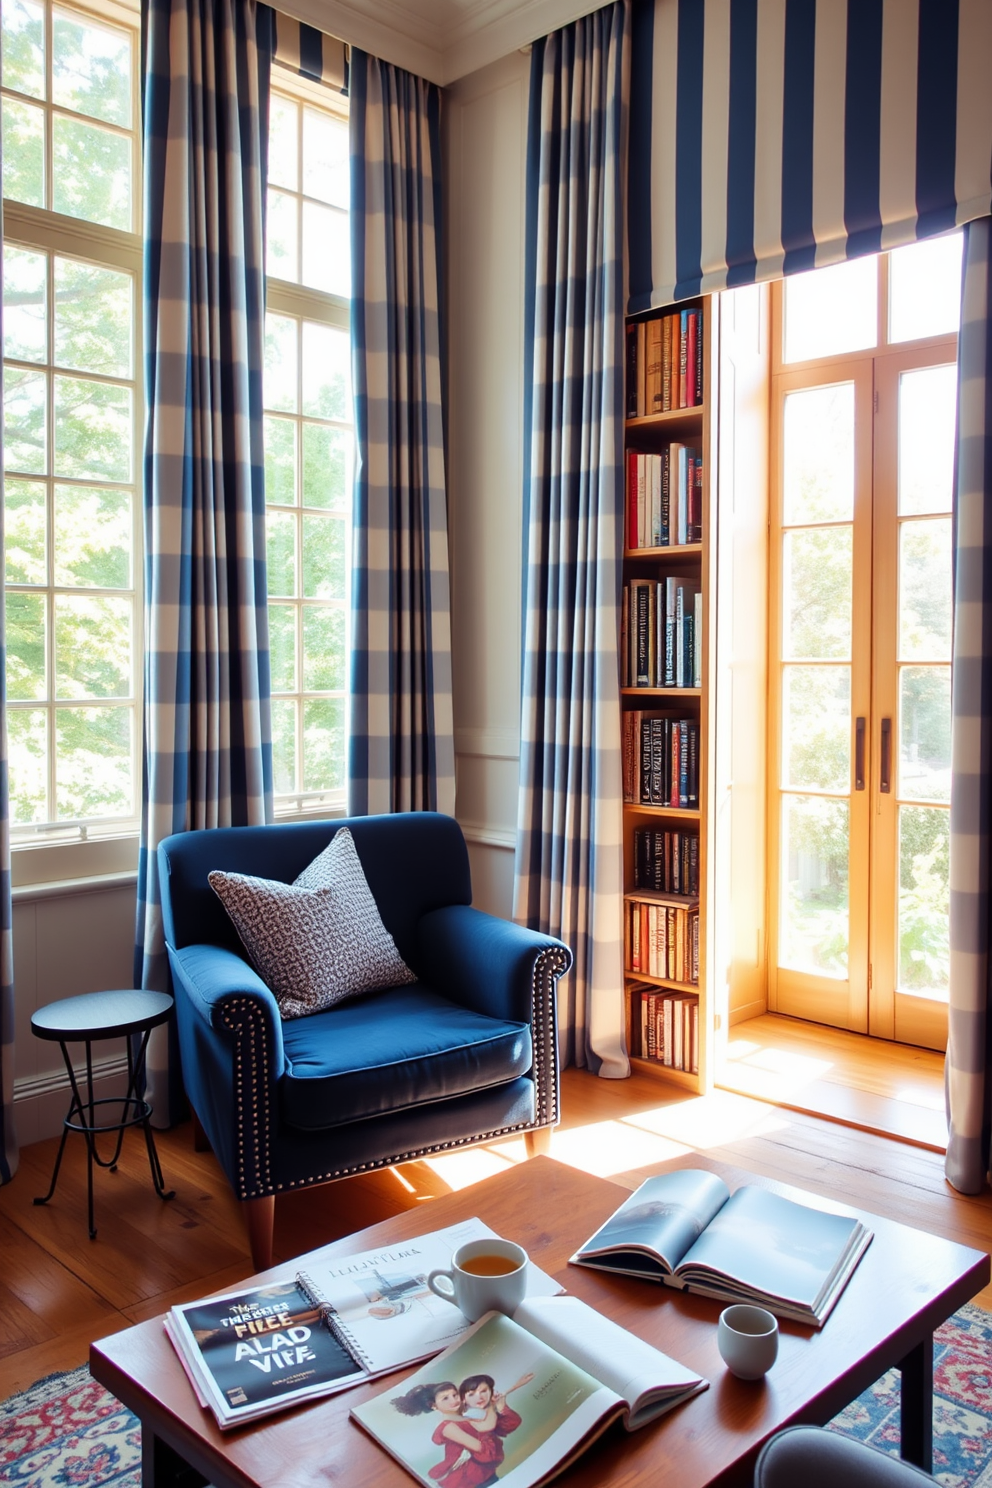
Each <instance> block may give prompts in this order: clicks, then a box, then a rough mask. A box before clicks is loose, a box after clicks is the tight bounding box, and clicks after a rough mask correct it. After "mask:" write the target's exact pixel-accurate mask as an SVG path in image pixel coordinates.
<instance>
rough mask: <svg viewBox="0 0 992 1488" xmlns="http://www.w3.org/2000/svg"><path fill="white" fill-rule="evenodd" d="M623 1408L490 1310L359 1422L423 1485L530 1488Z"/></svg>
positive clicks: (359, 1414) (362, 1411) (360, 1414)
mask: <svg viewBox="0 0 992 1488" xmlns="http://www.w3.org/2000/svg"><path fill="white" fill-rule="evenodd" d="M622 1411H623V1403H622V1401H620V1400H619V1398H618V1396H617V1395H616V1394H614V1392H613V1391H612V1390H609V1389H607V1388H606V1387H605V1386H604V1385H602V1384H600V1382H599V1381H598V1380H596V1379H593V1377H592V1376H591V1375H589V1374H587V1373H586V1372H585V1370H583V1369H580V1368H578V1366H577V1365H575V1364H572V1363H570V1362H569V1360H568V1359H566V1358H564V1356H563V1355H561V1354H560V1353H557V1352H556V1351H555V1350H554V1349H552V1348H549V1347H548V1346H547V1345H546V1344H544V1343H542V1342H541V1341H540V1340H539V1339H537V1338H535V1337H534V1336H533V1335H532V1334H530V1333H528V1332H526V1331H525V1330H524V1329H523V1328H520V1327H518V1326H517V1324H516V1323H514V1322H512V1321H511V1319H510V1318H507V1317H504V1316H503V1315H502V1314H501V1313H490V1314H488V1315H487V1316H486V1317H485V1318H483V1319H482V1320H481V1321H480V1322H479V1323H477V1324H476V1325H475V1326H474V1327H473V1328H472V1330H471V1332H470V1333H469V1334H468V1335H467V1336H466V1337H465V1338H464V1339H463V1340H462V1341H461V1342H460V1343H458V1344H456V1345H455V1347H454V1348H452V1349H449V1350H448V1351H447V1353H445V1354H442V1355H441V1357H440V1358H438V1359H434V1360H433V1361H432V1362H431V1363H430V1364H427V1365H425V1366H423V1367H422V1368H421V1369H419V1370H418V1371H417V1372H416V1374H413V1375H411V1376H410V1377H409V1378H407V1379H406V1380H404V1381H403V1382H402V1384H399V1385H395V1386H393V1387H392V1388H391V1389H389V1390H386V1391H384V1392H383V1394H382V1395H379V1396H377V1397H376V1398H375V1399H374V1400H368V1401H365V1402H364V1403H363V1404H362V1405H359V1406H356V1407H355V1408H354V1409H353V1411H352V1415H353V1416H354V1417H355V1418H356V1420H358V1421H359V1422H360V1424H361V1425H362V1426H364V1427H365V1429H366V1430H367V1431H368V1432H369V1433H370V1434H371V1435H372V1436H374V1437H375V1439H376V1440H377V1441H378V1442H379V1443H380V1445H382V1446H383V1447H385V1448H386V1450H387V1451H389V1452H391V1453H392V1455H393V1456H394V1457H396V1458H397V1459H398V1461H400V1462H401V1463H402V1464H403V1466H404V1467H406V1468H407V1469H408V1470H409V1471H410V1472H411V1473H413V1475H414V1476H415V1477H416V1478H417V1479H418V1480H419V1481H420V1482H421V1483H423V1484H424V1485H425V1488H438V1485H441V1488H481V1485H482V1484H484V1483H485V1484H490V1483H494V1482H496V1481H497V1480H498V1481H499V1483H500V1484H501V1485H505V1488H530V1485H532V1484H535V1483H537V1482H539V1481H541V1480H542V1479H543V1478H545V1477H547V1476H550V1475H551V1474H552V1473H553V1472H554V1471H555V1470H557V1468H559V1467H561V1466H563V1465H564V1463H566V1462H567V1461H568V1460H569V1459H570V1458H571V1457H572V1456H574V1455H575V1453H576V1451H577V1450H579V1449H580V1448H581V1446H583V1445H584V1444H585V1443H586V1442H587V1440H588V1439H589V1438H590V1436H591V1435H594V1434H595V1433H596V1431H597V1430H598V1429H600V1428H601V1427H602V1426H604V1425H605V1424H606V1423H607V1422H608V1421H610V1420H612V1419H613V1418H614V1416H618V1415H620V1414H621V1413H622Z"/></svg>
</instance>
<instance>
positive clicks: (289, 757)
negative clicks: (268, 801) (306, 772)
mask: <svg viewBox="0 0 992 1488" xmlns="http://www.w3.org/2000/svg"><path fill="white" fill-rule="evenodd" d="M272 785H273V789H274V791H275V793H276V795H277V796H279V795H286V794H288V793H289V792H290V791H295V790H296V704H295V703H293V702H287V701H282V702H276V701H273V703H272Z"/></svg>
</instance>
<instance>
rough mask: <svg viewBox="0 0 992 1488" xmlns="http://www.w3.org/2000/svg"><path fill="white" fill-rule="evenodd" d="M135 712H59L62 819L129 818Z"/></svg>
mask: <svg viewBox="0 0 992 1488" xmlns="http://www.w3.org/2000/svg"><path fill="white" fill-rule="evenodd" d="M131 716H132V714H131V709H130V708H60V709H59V710H58V712H57V713H56V715H55V794H56V807H55V815H56V818H57V820H58V821H74V820H77V819H78V818H80V817H90V816H97V817H99V816H130V815H131V814H132V812H133V810H134V797H133V786H132V778H131Z"/></svg>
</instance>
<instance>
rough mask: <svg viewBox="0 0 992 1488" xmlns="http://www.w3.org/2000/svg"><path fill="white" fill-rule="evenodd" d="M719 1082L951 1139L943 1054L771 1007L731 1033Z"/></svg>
mask: <svg viewBox="0 0 992 1488" xmlns="http://www.w3.org/2000/svg"><path fill="white" fill-rule="evenodd" d="M716 1079H717V1084H718V1085H720V1086H721V1087H722V1088H723V1089H725V1090H734V1091H737V1092H738V1093H740V1094H741V1095H753V1096H757V1098H758V1099H759V1100H766V1101H771V1102H772V1103H773V1104H775V1105H779V1106H787V1107H790V1108H791V1109H793V1110H797V1111H806V1112H808V1113H810V1114H812V1115H819V1116H827V1117H829V1118H830V1119H831V1120H833V1121H841V1122H843V1123H844V1124H845V1125H847V1126H855V1127H859V1128H861V1129H862V1130H863V1131H872V1132H879V1133H882V1134H885V1135H889V1136H894V1137H901V1138H902V1140H903V1141H905V1142H913V1143H915V1144H916V1145H917V1146H920V1147H929V1148H930V1149H931V1150H932V1151H933V1152H943V1151H944V1150H945V1148H946V1146H947V1121H946V1118H945V1115H944V1056H943V1054H938V1053H937V1052H936V1051H935V1050H933V1049H919V1048H916V1047H915V1046H914V1045H912V1044H896V1043H889V1042H887V1041H886V1040H884V1039H876V1038H867V1037H866V1036H865V1035H864V1034H860V1033H845V1032H843V1031H842V1030H841V1029H837V1028H826V1027H824V1025H823V1024H820V1023H804V1022H802V1021H801V1020H800V1019H798V1018H783V1017H779V1016H777V1015H776V1014H774V1013H765V1014H764V1015H763V1016H762V1017H760V1018H751V1019H749V1020H748V1021H747V1022H745V1023H736V1024H735V1025H734V1026H733V1027H732V1028H731V1029H730V1032H729V1033H728V1035H727V1047H726V1054H725V1056H724V1058H723V1060H722V1061H721V1063H720V1067H719V1069H718V1070H717V1075H716Z"/></svg>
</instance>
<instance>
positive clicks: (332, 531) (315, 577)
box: [303, 517, 344, 599]
mask: <svg viewBox="0 0 992 1488" xmlns="http://www.w3.org/2000/svg"><path fill="white" fill-rule="evenodd" d="M303 593H304V596H305V597H306V598H307V599H344V522H343V521H342V520H341V518H340V517H304V518H303Z"/></svg>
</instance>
